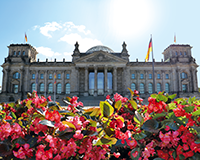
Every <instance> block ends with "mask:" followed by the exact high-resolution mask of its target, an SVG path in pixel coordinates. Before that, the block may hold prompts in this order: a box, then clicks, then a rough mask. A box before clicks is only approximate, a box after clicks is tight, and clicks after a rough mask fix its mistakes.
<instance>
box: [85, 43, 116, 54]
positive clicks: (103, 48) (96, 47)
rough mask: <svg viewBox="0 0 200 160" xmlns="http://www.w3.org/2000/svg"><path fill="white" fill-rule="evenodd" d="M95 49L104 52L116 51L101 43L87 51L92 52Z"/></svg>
mask: <svg viewBox="0 0 200 160" xmlns="http://www.w3.org/2000/svg"><path fill="white" fill-rule="evenodd" d="M95 51H104V52H108V53H114V51H113V50H112V49H110V48H108V47H106V46H101V45H99V46H94V47H92V48H90V49H88V50H87V51H86V53H92V52H95Z"/></svg>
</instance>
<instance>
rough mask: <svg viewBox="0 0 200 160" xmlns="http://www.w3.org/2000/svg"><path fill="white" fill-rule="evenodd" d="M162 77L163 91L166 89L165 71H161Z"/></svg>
mask: <svg viewBox="0 0 200 160" xmlns="http://www.w3.org/2000/svg"><path fill="white" fill-rule="evenodd" d="M161 77H162V88H161V91H165V71H163V70H162V71H161Z"/></svg>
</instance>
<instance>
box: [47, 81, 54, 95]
mask: <svg viewBox="0 0 200 160" xmlns="http://www.w3.org/2000/svg"><path fill="white" fill-rule="evenodd" d="M48 93H53V84H52V83H49V85H48Z"/></svg>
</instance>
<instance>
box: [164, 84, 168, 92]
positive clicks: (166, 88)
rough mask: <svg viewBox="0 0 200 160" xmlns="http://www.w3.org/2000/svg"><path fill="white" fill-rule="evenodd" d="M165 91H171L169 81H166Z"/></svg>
mask: <svg viewBox="0 0 200 160" xmlns="http://www.w3.org/2000/svg"><path fill="white" fill-rule="evenodd" d="M165 92H166V93H169V83H165Z"/></svg>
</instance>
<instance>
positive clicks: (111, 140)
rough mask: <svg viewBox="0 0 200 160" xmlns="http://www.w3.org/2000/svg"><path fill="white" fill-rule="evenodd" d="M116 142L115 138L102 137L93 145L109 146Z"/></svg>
mask: <svg viewBox="0 0 200 160" xmlns="http://www.w3.org/2000/svg"><path fill="white" fill-rule="evenodd" d="M116 142H117V139H116V138H110V137H107V136H104V137H102V138H100V139H99V140H98V141H97V143H96V144H94V145H95V146H98V145H103V144H109V145H110V146H111V145H114V144H116Z"/></svg>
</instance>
